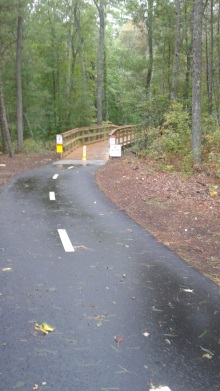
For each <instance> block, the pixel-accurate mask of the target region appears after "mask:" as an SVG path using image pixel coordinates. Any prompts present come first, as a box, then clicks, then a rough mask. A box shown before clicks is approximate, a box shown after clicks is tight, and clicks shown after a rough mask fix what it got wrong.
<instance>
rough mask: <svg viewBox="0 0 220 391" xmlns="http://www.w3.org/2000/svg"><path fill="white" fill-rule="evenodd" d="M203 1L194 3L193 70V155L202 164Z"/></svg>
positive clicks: (196, 0)
mask: <svg viewBox="0 0 220 391" xmlns="http://www.w3.org/2000/svg"><path fill="white" fill-rule="evenodd" d="M201 70H202V0H195V2H194V18H193V69H192V154H193V159H194V161H195V162H196V163H200V162H201Z"/></svg>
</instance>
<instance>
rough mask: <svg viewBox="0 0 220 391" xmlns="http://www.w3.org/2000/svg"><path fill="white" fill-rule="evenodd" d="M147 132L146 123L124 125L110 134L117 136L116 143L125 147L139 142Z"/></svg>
mask: <svg viewBox="0 0 220 391" xmlns="http://www.w3.org/2000/svg"><path fill="white" fill-rule="evenodd" d="M146 134H147V131H146V128H145V127H144V125H123V126H119V127H117V128H116V129H113V130H112V131H111V133H110V136H115V143H116V144H120V145H121V146H122V147H124V146H129V145H131V144H133V143H135V142H137V141H138V140H140V139H141V138H143V137H144V136H145V135H146Z"/></svg>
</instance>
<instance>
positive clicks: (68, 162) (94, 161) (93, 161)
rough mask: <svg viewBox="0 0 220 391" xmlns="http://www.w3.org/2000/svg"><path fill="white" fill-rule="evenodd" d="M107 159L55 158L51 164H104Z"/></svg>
mask: <svg viewBox="0 0 220 391" xmlns="http://www.w3.org/2000/svg"><path fill="white" fill-rule="evenodd" d="M107 161H108V160H72V159H70V160H57V161H56V162H53V165H55V166H69V165H72V164H73V165H74V166H89V165H90V166H91V165H93V166H104V165H105V164H106V163H107Z"/></svg>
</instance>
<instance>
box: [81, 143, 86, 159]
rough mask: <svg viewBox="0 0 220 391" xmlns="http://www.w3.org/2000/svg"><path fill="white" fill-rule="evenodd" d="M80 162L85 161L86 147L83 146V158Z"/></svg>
mask: <svg viewBox="0 0 220 391" xmlns="http://www.w3.org/2000/svg"><path fill="white" fill-rule="evenodd" d="M82 160H86V145H83V158H82Z"/></svg>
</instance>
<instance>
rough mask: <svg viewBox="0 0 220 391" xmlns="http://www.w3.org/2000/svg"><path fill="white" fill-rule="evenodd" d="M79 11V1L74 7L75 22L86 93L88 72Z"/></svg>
mask: <svg viewBox="0 0 220 391" xmlns="http://www.w3.org/2000/svg"><path fill="white" fill-rule="evenodd" d="M77 10H78V1H76V4H75V6H74V20H75V23H76V28H77V32H78V48H79V63H80V68H81V72H82V80H83V92H84V93H86V71H85V65H84V62H83V55H82V32H81V25H80V19H79V17H78V15H77Z"/></svg>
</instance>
